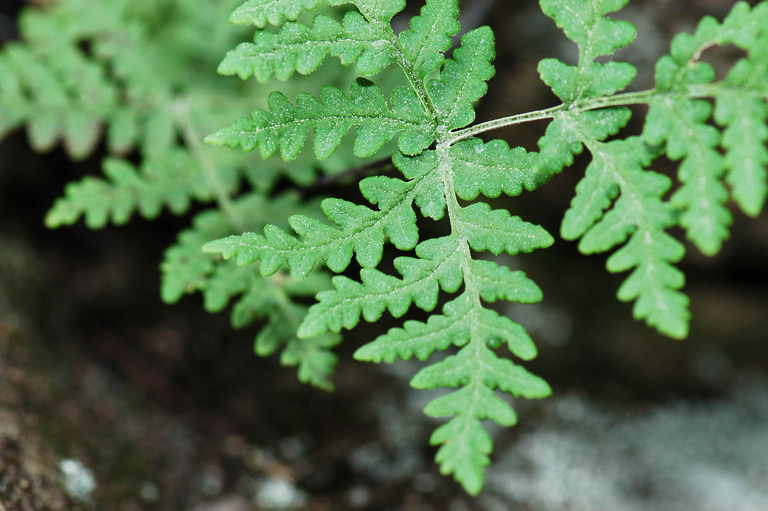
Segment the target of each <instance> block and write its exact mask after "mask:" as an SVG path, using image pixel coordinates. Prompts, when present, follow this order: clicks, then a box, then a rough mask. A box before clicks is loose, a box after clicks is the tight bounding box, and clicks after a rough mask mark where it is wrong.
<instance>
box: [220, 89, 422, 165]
mask: <svg viewBox="0 0 768 511" xmlns="http://www.w3.org/2000/svg"><path fill="white" fill-rule="evenodd" d="M269 106H270V110H269V111H256V112H254V113H253V114H251V115H250V116H248V117H245V118H243V119H241V120H239V121H237V122H236V123H235V124H234V125H232V126H231V127H229V128H225V129H223V130H221V131H219V132H217V133H215V134H213V135H210V136H209V137H208V138H207V139H206V140H207V141H208V142H210V143H212V144H217V145H227V146H229V147H241V148H243V149H244V150H246V151H253V150H255V149H258V150H259V152H260V154H261V156H262V157H263V158H268V157H270V156H272V155H273V154H275V153H276V152H277V151H280V155H281V157H282V158H283V159H284V160H286V161H291V160H293V159H295V158H297V157H298V156H299V154H300V152H301V150H302V149H303V147H304V144H305V143H306V140H307V138H308V137H309V135H310V134H311V133H312V132H313V131H314V134H315V144H314V148H315V154H316V155H317V157H318V158H319V159H324V158H327V157H328V156H330V155H331V154H332V153H333V152H334V151H335V150H336V149H337V148H338V147H339V145H340V144H341V142H342V139H343V138H344V136H345V135H346V134H347V133H348V132H349V131H350V130H351V129H352V128H353V127H357V128H358V133H357V136H356V139H355V147H354V152H355V155H357V156H359V157H367V156H372V155H374V154H376V152H378V151H379V149H381V148H382V146H383V145H384V144H386V143H387V142H389V141H390V140H392V139H393V138H395V137H399V145H400V148H401V150H402V151H403V152H405V153H409V154H417V153H419V152H421V151H423V150H424V149H425V148H426V147H427V146H428V145H429V144H430V143H432V141H433V140H434V138H433V137H434V135H433V129H432V127H431V125H430V123H429V120H428V119H427V118H426V117H425V116H424V112H423V111H422V109H421V106H420V104H419V102H418V100H417V99H416V97H415V95H413V94H412V93H410V92H408V91H406V90H405V89H398V90H396V91H395V93H394V94H393V97H392V101H391V103H390V102H388V101H387V100H386V99H385V97H384V96H383V94H382V93H381V91H380V90H379V88H378V87H376V86H373V85H360V84H355V85H353V86H352V89H351V90H350V93H349V95H345V94H344V93H342V92H341V91H340V90H339V89H335V88H333V87H325V88H324V89H323V91H322V93H321V94H320V97H319V98H317V99H316V98H314V97H312V96H310V95H308V94H300V95H299V96H298V97H297V99H296V104H293V103H291V102H290V101H289V100H288V98H286V97H285V96H284V95H282V94H280V93H277V92H276V93H273V94H272V95H271V96H270V98H269Z"/></svg>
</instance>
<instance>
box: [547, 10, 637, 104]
mask: <svg viewBox="0 0 768 511" xmlns="http://www.w3.org/2000/svg"><path fill="white" fill-rule="evenodd" d="M627 1H628V0H595V1H593V2H590V3H589V5H585V3H584V2H583V1H582V0H540V1H539V3H540V5H541V9H542V11H544V14H546V15H547V16H549V17H550V18H552V19H553V20H554V21H555V23H556V24H557V26H558V27H560V28H561V29H562V30H563V31H564V32H565V35H567V36H568V38H569V39H570V40H571V41H573V42H574V43H576V44H577V45H578V47H579V62H578V66H569V65H567V64H564V63H562V62H560V61H558V60H555V59H544V60H542V61H541V63H540V64H539V73H540V74H541V77H542V79H543V80H544V83H546V84H547V85H549V86H550V87H552V90H553V91H554V92H555V94H557V95H558V97H560V99H562V100H563V101H565V102H572V101H576V100H578V99H580V98H582V97H595V96H606V95H610V94H614V93H616V92H618V91H620V90H622V89H624V88H625V87H626V86H627V85H629V83H630V82H631V81H632V80H633V79H634V78H635V68H634V67H633V66H631V65H630V64H626V63H623V62H608V63H605V64H602V63H598V62H595V59H597V58H598V57H602V56H605V55H610V54H612V53H614V52H615V51H616V50H618V49H619V48H622V47H624V46H627V45H628V44H630V43H631V42H632V41H634V39H635V37H636V35H637V31H636V29H635V27H634V26H633V25H631V24H630V23H627V22H625V21H617V20H613V19H610V18H608V17H606V15H608V14H611V13H613V12H616V11H618V10H620V9H621V8H622V7H624V6H625V5H626V3H627Z"/></svg>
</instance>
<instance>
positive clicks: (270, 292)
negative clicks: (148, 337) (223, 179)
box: [161, 194, 340, 389]
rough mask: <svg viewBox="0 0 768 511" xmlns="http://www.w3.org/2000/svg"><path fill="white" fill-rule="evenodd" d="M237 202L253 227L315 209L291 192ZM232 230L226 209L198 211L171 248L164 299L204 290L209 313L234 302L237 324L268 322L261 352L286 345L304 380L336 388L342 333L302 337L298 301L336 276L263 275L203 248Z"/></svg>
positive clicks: (302, 311)
mask: <svg viewBox="0 0 768 511" xmlns="http://www.w3.org/2000/svg"><path fill="white" fill-rule="evenodd" d="M235 205H236V207H237V208H238V209H239V210H241V211H242V212H243V213H244V217H245V218H247V219H248V221H249V222H250V224H249V225H248V227H249V228H253V229H256V228H261V227H263V226H264V225H265V224H266V223H267V222H269V221H272V220H274V219H275V218H279V217H280V216H281V215H284V214H285V213H286V212H289V211H300V210H309V209H311V208H312V205H311V204H310V205H304V204H302V203H300V202H299V199H298V197H297V196H296V195H291V194H288V195H283V196H279V197H275V198H274V199H267V198H265V197H264V196H262V195H259V194H251V195H246V196H244V197H243V198H241V199H239V200H238V201H237V203H236V204H235ZM231 232H232V224H231V220H230V219H229V218H228V217H227V216H226V215H225V214H224V213H223V212H221V211H219V210H212V211H206V212H203V213H200V214H198V215H197V216H196V217H195V219H194V221H193V226H192V228H190V229H188V230H186V231H183V232H182V233H180V235H179V237H178V240H177V243H176V244H174V245H173V246H171V247H170V248H169V249H168V250H167V251H166V255H165V260H164V261H163V264H162V266H161V271H162V287H161V291H162V297H163V300H164V301H166V302H168V303H175V302H177V301H178V300H180V299H181V297H182V296H183V295H185V294H189V293H194V292H201V293H202V294H203V298H204V303H205V308H206V310H208V311H209V312H219V311H221V310H223V309H224V308H225V307H226V306H227V305H228V304H229V303H230V302H232V304H233V305H232V313H231V323H232V326H233V327H235V328H242V327H245V326H248V325H250V324H252V323H254V322H256V321H265V322H266V323H265V325H264V326H263V327H262V329H261V331H260V332H259V334H258V335H257V336H256V338H255V339H254V351H255V353H256V354H258V355H259V356H269V355H271V354H273V353H274V352H275V351H277V350H278V348H280V347H281V346H282V347H283V351H282V355H281V358H280V360H281V362H282V363H283V364H284V365H287V366H296V367H297V368H298V375H299V380H300V381H302V382H306V383H310V384H312V385H315V386H317V387H320V388H323V389H330V388H331V387H332V384H331V382H330V376H331V374H332V371H333V367H334V365H335V363H336V356H335V355H333V353H331V351H330V350H331V348H333V347H334V346H336V345H337V344H338V343H339V342H340V337H339V336H337V335H335V334H323V335H318V336H314V337H311V338H308V339H299V338H298V337H297V336H296V330H297V329H298V327H299V324H300V323H301V322H302V321H303V319H304V317H305V316H306V314H307V308H306V307H305V306H304V305H301V304H299V303H296V302H295V301H293V298H294V297H296V298H301V297H306V296H311V295H314V294H315V293H317V292H318V291H321V290H324V289H327V288H328V287H330V279H329V278H328V276H327V275H324V274H322V273H318V272H314V273H312V274H310V275H309V276H308V277H307V278H306V279H304V280H302V281H300V282H294V281H292V280H291V279H287V278H285V277H284V276H281V275H276V276H274V277H271V278H263V277H260V276H259V275H258V274H257V273H255V272H253V271H252V270H251V269H250V268H245V267H238V266H237V265H236V264H235V262H234V261H223V260H222V259H221V258H218V257H216V256H213V255H211V254H207V253H204V252H203V251H202V246H203V245H204V244H205V243H207V242H209V241H211V240H213V239H216V238H220V237H222V236H226V235H227V234H230V233H231Z"/></svg>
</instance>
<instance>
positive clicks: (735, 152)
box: [715, 36, 768, 217]
mask: <svg viewBox="0 0 768 511" xmlns="http://www.w3.org/2000/svg"><path fill="white" fill-rule="evenodd" d="M759 47H760V48H762V50H759V51H761V53H762V54H761V55H759V57H758V58H754V60H753V59H752V58H750V59H746V60H743V61H742V62H740V63H739V64H738V65H736V66H735V67H734V68H733V69H732V70H731V72H730V73H729V74H728V76H727V77H726V80H725V82H726V84H727V85H729V86H733V87H734V89H733V90H728V89H725V90H722V91H720V92H718V93H717V96H716V101H717V107H716V110H715V119H716V120H717V122H718V123H719V124H720V125H722V126H725V130H724V132H723V138H722V145H723V147H724V148H725V149H726V154H725V165H726V167H727V169H728V174H727V176H726V181H727V182H728V184H729V185H730V187H731V189H732V190H733V198H734V199H735V200H736V202H737V203H738V204H739V206H740V207H741V209H742V210H743V211H744V212H745V213H747V214H748V215H750V216H753V217H756V216H758V215H759V214H760V212H762V210H763V208H764V207H765V200H766V195H767V194H768V186H767V185H766V181H767V180H768V148H766V142H768V127H766V124H768V104H766V99H768V51H766V48H768V36H766V37H763V41H762V43H761V44H760V45H759ZM755 53H757V52H755ZM756 57H757V56H756ZM744 88H762V91H763V92H762V98H761V97H759V96H755V95H750V94H744V92H743V89H744ZM740 89H742V90H740Z"/></svg>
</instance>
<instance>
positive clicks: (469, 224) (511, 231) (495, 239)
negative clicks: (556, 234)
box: [457, 202, 555, 255]
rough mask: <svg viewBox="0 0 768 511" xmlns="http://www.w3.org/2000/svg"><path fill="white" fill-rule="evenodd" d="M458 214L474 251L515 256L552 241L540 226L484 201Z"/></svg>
mask: <svg viewBox="0 0 768 511" xmlns="http://www.w3.org/2000/svg"><path fill="white" fill-rule="evenodd" d="M457 217H458V221H459V222H461V225H462V230H463V233H464V235H465V236H466V239H467V242H468V243H469V245H470V246H471V247H472V249H473V250H477V251H484V250H486V251H488V252H491V253H492V254H494V255H499V254H501V253H502V252H505V253H507V254H510V255H516V254H519V253H521V252H522V253H528V252H533V251H534V250H537V249H539V248H546V247H549V246H550V245H552V243H554V242H555V240H554V239H553V238H552V236H550V234H549V233H548V232H547V231H545V230H544V229H543V228H542V227H539V226H538V225H533V224H529V223H528V222H525V221H523V220H522V219H520V218H519V217H516V216H512V215H511V214H510V213H509V211H507V210H502V209H496V210H492V209H491V207H490V206H489V205H488V204H486V203H484V202H479V203H477V204H472V205H471V206H468V207H466V208H462V209H461V210H460V211H459V214H458V215H457Z"/></svg>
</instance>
